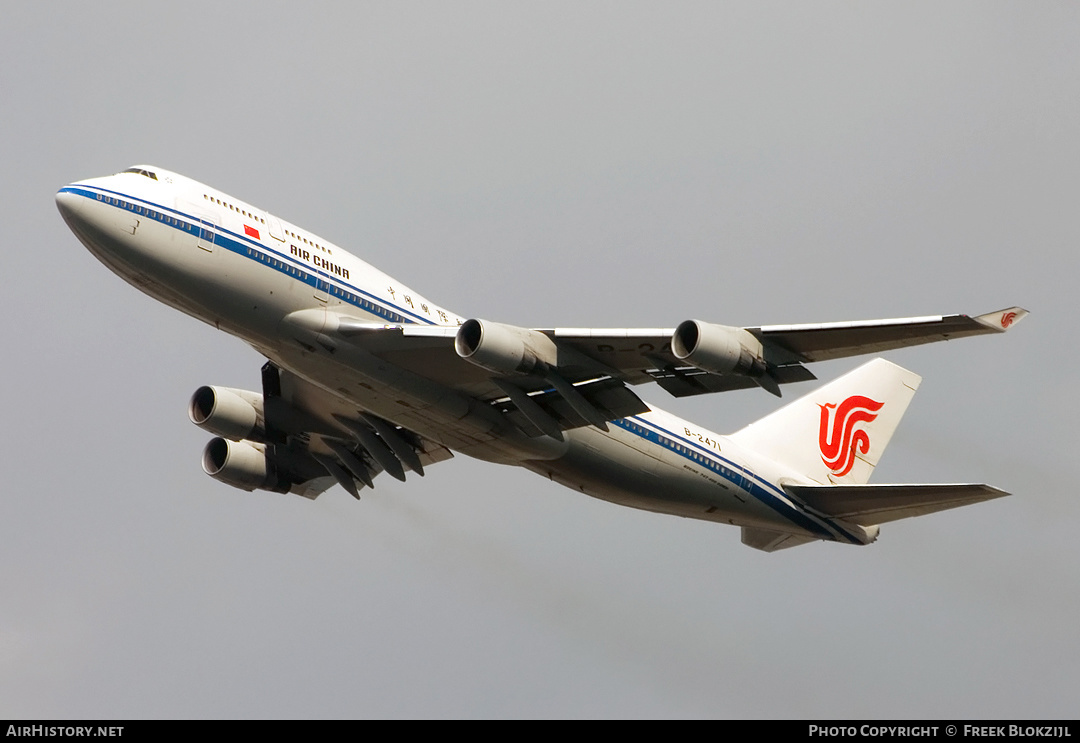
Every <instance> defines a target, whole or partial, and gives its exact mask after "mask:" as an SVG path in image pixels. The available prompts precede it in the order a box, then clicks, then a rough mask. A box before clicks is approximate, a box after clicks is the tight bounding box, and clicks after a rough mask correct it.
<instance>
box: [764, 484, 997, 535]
mask: <svg viewBox="0 0 1080 743" xmlns="http://www.w3.org/2000/svg"><path fill="white" fill-rule="evenodd" d="M784 490H786V491H787V492H788V493H790V494H791V495H793V496H795V497H796V498H798V499H799V500H801V501H802V502H803V503H805V504H806V505H807V506H809V507H810V508H812V509H814V510H816V511H819V512H821V513H822V514H825V515H827V516H830V517H832V518H838V519H844V520H845V521H850V522H851V523H853V524H858V525H859V526H874V525H876V524H884V523H887V522H889V521H898V520H899V519H907V518H911V517H912V516H924V515H926V514H928V513H935V512H937V511H945V510H948V509H950V508H959V507H960V506H967V505H970V504H972V503H979V502H981V501H985V500H991V499H993V498H1000V497H1002V496H1005V495H1009V493H1006V492H1005V491H1004V490H998V489H997V488H995V487H991V486H990V485H971V484H949V485H785V486H784ZM744 541H745V537H744Z"/></svg>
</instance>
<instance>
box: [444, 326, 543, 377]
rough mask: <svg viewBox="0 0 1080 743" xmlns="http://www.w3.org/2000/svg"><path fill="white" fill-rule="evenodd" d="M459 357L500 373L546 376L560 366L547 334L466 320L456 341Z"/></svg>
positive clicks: (459, 330) (455, 346)
mask: <svg viewBox="0 0 1080 743" xmlns="http://www.w3.org/2000/svg"><path fill="white" fill-rule="evenodd" d="M454 350H455V351H457V354H458V356H460V357H461V358H463V359H465V360H466V361H468V362H470V363H473V364H476V365H477V366H480V367H483V368H484V369H488V370H489V371H493V372H496V373H498V374H531V373H533V372H536V373H543V371H544V369H545V367H551V368H555V367H557V366H558V349H557V347H556V346H555V342H554V341H552V340H551V339H550V338H548V337H547V336H546V335H544V334H543V333H541V332H539V331H537V330H529V329H528V328H519V327H515V326H514V325H503V324H502V323H494V322H488V321H486V320H466V321H465V323H464V324H463V325H462V326H461V327H460V328H458V332H457V337H456V338H455V339H454Z"/></svg>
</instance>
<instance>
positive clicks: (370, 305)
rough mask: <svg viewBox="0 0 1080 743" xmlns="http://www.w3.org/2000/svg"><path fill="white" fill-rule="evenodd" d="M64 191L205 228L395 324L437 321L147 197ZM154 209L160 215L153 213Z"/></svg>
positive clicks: (232, 247)
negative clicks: (148, 199) (105, 199)
mask: <svg viewBox="0 0 1080 743" xmlns="http://www.w3.org/2000/svg"><path fill="white" fill-rule="evenodd" d="M60 193H70V194H75V195H77V196H82V197H84V198H88V199H89V198H93V199H95V200H101V197H102V196H105V197H106V198H109V197H112V198H113V199H114V201H110V202H109V203H110V205H112V206H115V207H117V208H118V209H123V210H125V211H129V212H131V213H133V214H136V215H138V216H142V217H146V218H148V219H155V220H156V221H158V222H159V223H161V224H164V225H166V226H168V227H172V228H174V229H177V230H180V231H181V232H185V233H187V234H190V235H195V236H196V237H197V236H198V235H199V231H200V230H201V229H205V230H207V231H209V232H212V233H213V235H214V241H213V244H214V246H215V247H220V248H223V249H225V250H228V251H229V252H231V253H235V254H236V255H239V256H242V257H245V258H249V259H250V260H253V261H257V262H258V263H260V264H261V265H263V266H265V267H267V268H269V269H271V270H274V271H277V272H278V273H282V274H285V275H287V276H289V277H291V278H293V279H296V280H297V281H300V282H301V283H304V284H307V285H308V286H310V287H312V289H315V290H321V289H322V288H321V287H319V286H318V284H319V283H320V282H321V283H323V284H325V285H326V289H327V290H328V291H327V293H328V294H330V295H331V296H333V297H335V298H337V299H339V300H341V301H342V302H344V303H346V304H351V305H354V306H355V307H357V308H359V309H361V310H363V311H364V312H367V313H368V314H371V315H375V316H377V317H380V318H382V319H384V320H388V321H390V322H393V323H415V324H424V325H436V324H437V323H436V322H435V321H434V320H432V319H430V318H427V317H424V316H422V315H418V314H416V313H415V312H411V311H410V310H407V309H405V308H404V307H400V306H398V305H396V304H394V303H392V302H387V301H386V300H383V299H380V298H377V297H376V296H375V295H374V294H372V293H370V292H368V291H365V290H363V289H361V288H360V287H358V286H355V285H353V284H349V283H347V282H345V281H342V280H341V279H340V278H337V277H334V278H333V282H336V283H337V284H341V285H342V286H344V287H345V289H342V288H340V287H335V286H334V283H332V282H331V278H330V276H329V274H322V273H317V272H315V271H314V270H313V269H312V268H311V267H310V266H307V265H305V264H303V263H301V262H299V261H298V260H296V259H295V258H294V257H293V256H292V255H291V254H289V253H285V252H282V251H278V250H274V249H273V248H270V247H267V246H266V245H264V244H263V243H261V242H259V241H257V240H253V239H251V238H249V237H248V236H246V235H240V234H239V233H236V232H233V231H231V230H228V229H226V228H224V227H221V226H219V225H215V224H212V223H210V222H209V221H208V220H205V219H202V218H200V217H198V216H194V215H191V214H188V213H186V212H183V211H181V210H179V209H174V208H172V207H167V206H162V205H160V204H157V203H154V202H152V201H146V200H145V199H140V198H137V197H134V196H131V195H129V194H125V193H122V192H120V191H110V190H109V189H105V188H101V187H100V186H95V187H93V188H90V187H87V186H65V187H64V188H61V189H60ZM139 208H142V209H143V210H144V211H143V212H139V211H137V209H139ZM147 209H149V210H150V211H151V213H150V214H147V213H146V212H145V210H147ZM154 212H156V213H157V214H158V215H159V216H157V217H155V216H153V213H154ZM168 217H174V218H178V219H180V220H181V221H182V223H181V224H179V225H177V224H173V223H171V222H169V221H168ZM184 220H186V221H184ZM264 258H265V260H264ZM270 261H277V262H278V263H277V264H276V265H275V264H274V263H271V262H270ZM333 288H337V289H338V291H337V292H336V293H335V292H333V291H332V289H333Z"/></svg>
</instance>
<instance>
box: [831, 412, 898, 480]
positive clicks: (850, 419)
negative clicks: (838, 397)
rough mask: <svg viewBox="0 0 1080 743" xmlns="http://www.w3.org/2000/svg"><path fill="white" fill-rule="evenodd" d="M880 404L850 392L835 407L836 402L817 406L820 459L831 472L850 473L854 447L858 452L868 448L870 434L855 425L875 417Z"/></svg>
mask: <svg viewBox="0 0 1080 743" xmlns="http://www.w3.org/2000/svg"><path fill="white" fill-rule="evenodd" d="M884 404H885V403H881V402H876V401H874V400H871V399H870V398H869V397H863V396H862V395H852V396H851V397H849V398H848V399H846V400H844V401H843V402H842V403H840V405H839V406H837V405H836V403H827V404H825V405H818V407H819V408H821V428H820V429H819V431H818V446H819V447H820V448H821V461H822V462H824V463H825V466H826V467H828V468H829V469H830V470H832V472H833V474H834V475H836V476H837V477H843V476H844V475H846V474H847V473H849V472H851V468H852V467H854V466H855V453H856V452H855V450H856V449H858V450H859V451H858V453H859V454H866V453H867V452H868V451H870V434H868V433H867V432H866V430H865V429H863V428H856V426H858V425H859V424H860V423H863V424H865V423H870V422H871V421H873V420H874V419H875V418H877V413H878V411H879V410H881V408H882V406H883V405H884ZM834 409H835V413H834V412H833V410H834ZM830 429H831V430H830Z"/></svg>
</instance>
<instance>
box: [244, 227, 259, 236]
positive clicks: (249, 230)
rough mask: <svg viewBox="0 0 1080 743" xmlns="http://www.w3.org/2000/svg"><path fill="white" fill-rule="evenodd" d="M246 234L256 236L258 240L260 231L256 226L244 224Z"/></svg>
mask: <svg viewBox="0 0 1080 743" xmlns="http://www.w3.org/2000/svg"><path fill="white" fill-rule="evenodd" d="M244 234H245V235H247V236H248V237H254V238H255V239H256V240H258V239H259V231H258V230H257V229H255V228H254V227H249V226H248V225H246V224H245V225H244Z"/></svg>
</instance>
